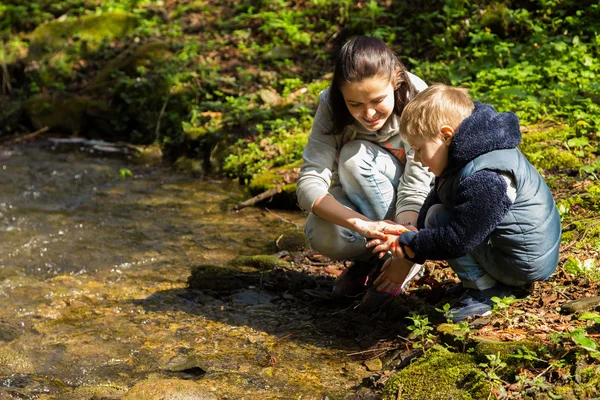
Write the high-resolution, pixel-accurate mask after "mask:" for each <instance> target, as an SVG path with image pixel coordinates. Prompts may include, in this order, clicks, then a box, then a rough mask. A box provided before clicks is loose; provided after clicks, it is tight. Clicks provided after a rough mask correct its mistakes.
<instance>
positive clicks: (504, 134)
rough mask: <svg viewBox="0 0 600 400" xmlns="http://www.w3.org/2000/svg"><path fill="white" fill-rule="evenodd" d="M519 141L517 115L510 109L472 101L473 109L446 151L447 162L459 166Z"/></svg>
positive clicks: (511, 146) (516, 144)
mask: <svg viewBox="0 0 600 400" xmlns="http://www.w3.org/2000/svg"><path fill="white" fill-rule="evenodd" d="M519 143H521V129H520V127H519V119H518V118H517V116H516V115H515V114H514V113H512V112H504V113H498V112H497V111H496V109H495V108H494V107H492V106H491V105H489V104H482V103H480V102H475V109H474V110H473V113H472V114H471V115H470V116H469V117H468V118H465V120H464V121H463V122H462V123H461V124H460V126H459V127H458V129H457V130H456V133H455V134H454V138H453V139H452V144H451V145H450V148H449V152H448V165H451V166H452V167H462V166H464V165H466V164H467V163H468V162H469V161H471V160H473V159H474V158H477V157H479V156H480V155H482V154H485V153H489V152H490V151H494V150H502V149H512V148H515V147H517V146H518V145H519Z"/></svg>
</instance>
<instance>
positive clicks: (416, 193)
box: [396, 72, 434, 218]
mask: <svg viewBox="0 0 600 400" xmlns="http://www.w3.org/2000/svg"><path fill="white" fill-rule="evenodd" d="M407 75H408V77H409V78H410V81H411V83H412V84H413V85H414V86H415V88H416V89H417V91H418V92H420V91H422V90H424V89H426V88H427V84H426V83H425V82H423V80H422V79H421V78H419V77H418V76H416V75H414V74H411V73H410V72H407ZM402 142H403V144H404V151H405V154H406V165H405V166H404V173H403V174H402V176H401V177H400V183H399V185H398V192H397V193H396V218H397V217H398V214H400V213H401V212H403V211H416V212H419V210H420V209H421V206H422V205H423V202H424V201H425V198H426V197H427V195H428V194H429V191H430V190H431V183H432V182H433V178H434V176H433V174H432V173H431V172H429V169H427V168H425V167H423V166H422V165H421V163H417V162H415V159H414V155H413V154H412V151H411V148H410V146H409V145H408V143H407V142H406V141H405V140H403V141H402Z"/></svg>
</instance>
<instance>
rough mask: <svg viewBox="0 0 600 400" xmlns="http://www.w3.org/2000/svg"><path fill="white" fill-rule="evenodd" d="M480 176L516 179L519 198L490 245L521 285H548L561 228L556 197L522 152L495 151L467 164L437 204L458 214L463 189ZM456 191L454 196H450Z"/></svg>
mask: <svg viewBox="0 0 600 400" xmlns="http://www.w3.org/2000/svg"><path fill="white" fill-rule="evenodd" d="M481 170H492V171H497V172H507V173H509V174H510V175H512V176H513V177H514V182H515V185H516V192H517V197H516V199H515V201H514V203H513V205H512V206H511V207H510V210H509V211H508V214H507V215H506V216H505V217H504V219H502V221H501V222H500V224H499V225H498V226H497V227H496V229H495V230H494V231H493V232H492V233H491V235H490V236H489V237H488V240H487V243H488V244H489V245H491V246H492V247H493V248H494V249H496V250H498V251H499V252H500V253H501V254H506V255H507V257H506V267H507V268H511V266H512V267H513V268H511V269H513V270H515V271H518V275H519V276H520V278H521V279H523V280H526V281H535V280H542V279H546V278H547V277H548V276H550V274H551V273H552V272H553V271H554V269H555V268H556V265H557V264H558V253H559V252H558V250H559V246H560V236H561V225H560V215H559V213H558V210H557V208H556V204H555V203H554V199H553V197H552V193H551V192H550V189H549V188H548V186H547V185H546V183H545V182H544V179H543V178H542V177H541V176H540V174H539V173H538V171H537V170H536V169H535V167H534V166H533V165H531V163H529V161H528V160H527V159H526V158H525V156H524V155H523V153H521V151H520V150H519V149H516V148H512V149H502V150H494V151H491V152H489V153H485V154H482V155H480V156H478V157H476V158H475V159H473V160H471V161H470V162H468V163H467V165H465V166H464V167H463V168H462V169H460V170H459V171H457V173H456V174H452V175H454V176H451V177H447V181H448V183H450V182H451V184H446V185H443V187H441V188H439V191H438V198H439V199H440V200H441V201H442V203H446V204H445V206H446V207H447V208H448V209H453V208H454V204H453V202H454V197H455V194H456V193H455V192H456V188H457V186H458V183H459V182H460V181H462V180H463V179H465V178H466V177H468V176H470V175H472V174H474V173H475V172H477V171H481ZM449 191H451V192H452V193H448V192H449Z"/></svg>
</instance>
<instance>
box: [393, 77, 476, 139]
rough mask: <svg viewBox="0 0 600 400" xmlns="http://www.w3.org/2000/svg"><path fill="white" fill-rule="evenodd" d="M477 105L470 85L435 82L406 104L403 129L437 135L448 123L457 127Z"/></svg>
mask: <svg viewBox="0 0 600 400" xmlns="http://www.w3.org/2000/svg"><path fill="white" fill-rule="evenodd" d="M474 108H475V105H474V104H473V100H471V97H470V96H469V93H468V91H467V89H462V88H455V87H451V86H448V85H444V84H442V83H436V84H433V85H431V86H429V87H428V88H427V89H425V90H423V91H422V92H420V93H419V94H417V95H416V96H415V97H414V98H413V99H412V100H411V101H410V102H409V103H408V104H407V105H406V107H405V108H404V111H402V116H401V117H400V133H401V134H402V135H403V136H409V137H410V136H420V137H421V138H423V139H426V140H427V139H434V138H435V137H437V135H438V134H439V133H440V128H441V127H442V126H444V125H448V126H450V127H452V129H454V131H456V129H457V128H458V126H459V125H460V124H461V122H463V120H464V119H465V118H467V117H468V116H470V115H471V113H472V112H473V109H474Z"/></svg>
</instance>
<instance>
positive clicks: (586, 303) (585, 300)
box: [561, 296, 600, 313]
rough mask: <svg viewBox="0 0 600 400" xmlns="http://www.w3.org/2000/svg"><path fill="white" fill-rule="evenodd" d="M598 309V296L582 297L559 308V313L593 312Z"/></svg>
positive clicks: (599, 304) (599, 301) (599, 303)
mask: <svg viewBox="0 0 600 400" xmlns="http://www.w3.org/2000/svg"><path fill="white" fill-rule="evenodd" d="M598 307H600V296H594V297H582V298H580V299H577V300H573V301H569V302H567V303H565V304H563V305H562V306H561V311H563V312H566V313H575V312H578V311H587V310H594V309H596V308H598Z"/></svg>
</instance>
